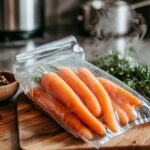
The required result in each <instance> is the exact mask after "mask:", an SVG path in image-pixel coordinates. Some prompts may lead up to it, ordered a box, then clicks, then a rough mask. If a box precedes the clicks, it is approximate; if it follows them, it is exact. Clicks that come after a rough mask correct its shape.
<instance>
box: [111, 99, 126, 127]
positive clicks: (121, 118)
mask: <svg viewBox="0 0 150 150" xmlns="http://www.w3.org/2000/svg"><path fill="white" fill-rule="evenodd" d="M112 104H113V109H114V111H115V112H116V114H117V116H118V119H119V122H120V124H122V125H126V124H127V123H128V122H129V118H128V116H127V114H126V112H125V111H124V110H123V109H122V108H121V107H120V106H119V105H118V104H117V103H116V102H114V101H112Z"/></svg>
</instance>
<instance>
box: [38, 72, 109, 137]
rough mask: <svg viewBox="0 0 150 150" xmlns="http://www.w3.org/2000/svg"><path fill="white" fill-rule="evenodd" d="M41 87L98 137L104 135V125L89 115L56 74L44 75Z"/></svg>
mask: <svg viewBox="0 0 150 150" xmlns="http://www.w3.org/2000/svg"><path fill="white" fill-rule="evenodd" d="M41 85H42V87H44V89H45V90H46V91H47V92H49V93H50V94H52V95H53V96H54V97H56V98H57V99H58V100H59V101H60V102H61V103H63V104H64V105H65V106H67V108H69V110H70V111H72V112H73V113H74V114H76V115H77V117H78V118H79V119H80V120H81V121H82V122H84V123H85V124H86V125H87V126H88V127H89V128H91V129H92V130H94V131H95V132H97V133H98V134H100V135H105V134H106V130H105V127H104V125H103V124H102V123H101V122H100V121H99V120H97V119H96V118H95V117H94V116H93V115H92V113H90V111H89V110H88V109H87V108H86V106H85V105H84V104H83V103H82V101H81V100H80V98H79V97H78V96H77V95H76V94H75V92H74V91H73V90H72V89H71V88H70V87H69V85H67V83H66V82H65V81H64V80H63V79H61V78H60V77H59V76H58V75H57V74H56V73H53V72H49V73H47V74H45V75H44V76H43V77H42V79H41Z"/></svg>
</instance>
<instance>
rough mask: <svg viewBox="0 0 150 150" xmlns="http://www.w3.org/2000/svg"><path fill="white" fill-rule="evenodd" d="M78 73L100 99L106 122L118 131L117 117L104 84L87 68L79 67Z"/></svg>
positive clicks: (113, 129)
mask: <svg viewBox="0 0 150 150" xmlns="http://www.w3.org/2000/svg"><path fill="white" fill-rule="evenodd" d="M77 75H78V76H79V78H80V79H81V80H82V81H83V82H84V83H85V84H86V85H87V86H88V88H89V89H90V90H91V91H92V92H93V94H94V95H95V96H96V98H97V100H98V101H99V103H100V106H101V110H102V115H103V118H104V121H105V123H106V124H107V125H108V127H109V128H110V129H111V130H112V131H117V130H118V126H117V122H116V119H115V114H114V111H113V107H112V103H111V99H110V97H109V95H108V94H107V92H106V91H105V89H104V88H103V86H102V85H101V84H100V83H99V81H98V80H97V79H96V77H95V76H94V75H93V74H92V73H91V72H90V71H89V70H88V69H87V68H80V69H78V70H77Z"/></svg>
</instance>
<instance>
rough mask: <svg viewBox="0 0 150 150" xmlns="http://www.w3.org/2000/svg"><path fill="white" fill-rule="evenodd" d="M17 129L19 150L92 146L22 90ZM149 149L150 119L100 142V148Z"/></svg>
mask: <svg viewBox="0 0 150 150" xmlns="http://www.w3.org/2000/svg"><path fill="white" fill-rule="evenodd" d="M17 113H18V131H19V140H20V147H21V149H23V150H83V149H84V150H85V149H94V148H92V146H91V145H88V144H85V143H84V142H83V141H82V140H79V139H76V138H75V137H73V136H72V135H71V134H70V133H68V132H67V131H65V130H64V129H62V128H61V127H60V126H59V125H58V124H57V123H56V122H55V121H53V120H52V119H51V118H49V117H48V116H47V115H46V114H44V113H43V112H41V111H39V110H37V109H36V107H34V106H33V105H32V104H31V103H30V102H29V101H28V99H27V97H26V96H25V95H24V94H23V93H22V94H20V95H19V96H18V102H17ZM129 147H130V148H133V147H134V148H135V147H136V149H137V148H138V149H139V148H140V149H144V150H145V149H150V123H146V124H143V125H140V126H137V127H134V128H132V129H130V130H129V131H128V132H126V133H124V134H122V135H120V136H118V137H115V138H113V139H112V140H111V141H110V142H108V143H107V144H104V145H103V148H102V149H115V150H116V149H120V148H124V149H129Z"/></svg>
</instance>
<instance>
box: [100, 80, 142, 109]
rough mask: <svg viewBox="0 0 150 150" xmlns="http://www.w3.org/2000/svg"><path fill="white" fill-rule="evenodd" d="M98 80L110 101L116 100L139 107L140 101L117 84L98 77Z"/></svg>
mask: <svg viewBox="0 0 150 150" xmlns="http://www.w3.org/2000/svg"><path fill="white" fill-rule="evenodd" d="M98 80H99V82H100V83H101V84H102V85H103V87H104V88H105V90H106V91H107V92H108V94H109V96H110V97H111V98H112V99H117V101H122V102H123V103H127V104H130V105H133V106H140V105H141V101H140V100H139V99H138V98H136V97H135V96H134V95H132V94H131V93H130V92H128V91H127V90H125V89H123V88H121V87H120V86H118V85H117V84H115V83H113V82H111V81H110V80H108V79H104V78H100V77H99V78H98Z"/></svg>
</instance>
